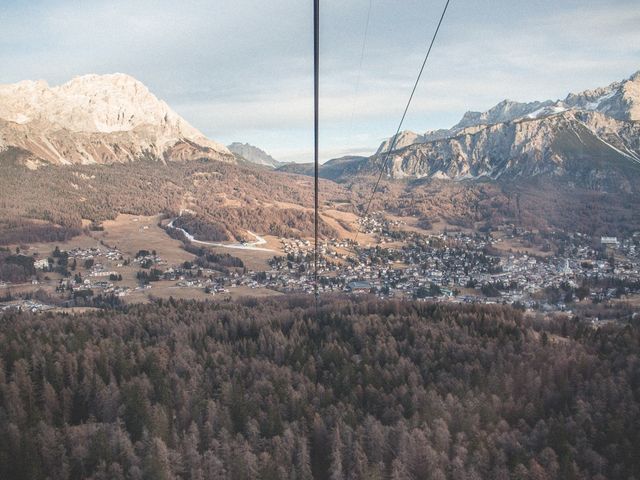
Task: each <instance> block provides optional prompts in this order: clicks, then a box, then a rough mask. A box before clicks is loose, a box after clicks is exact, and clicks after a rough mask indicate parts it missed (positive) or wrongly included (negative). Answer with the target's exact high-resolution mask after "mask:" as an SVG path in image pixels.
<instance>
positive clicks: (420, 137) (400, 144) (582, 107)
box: [376, 71, 640, 154]
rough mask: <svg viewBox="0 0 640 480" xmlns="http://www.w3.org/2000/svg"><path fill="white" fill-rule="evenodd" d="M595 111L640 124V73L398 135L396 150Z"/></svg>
mask: <svg viewBox="0 0 640 480" xmlns="http://www.w3.org/2000/svg"><path fill="white" fill-rule="evenodd" d="M570 110H571V111H594V112H599V113H602V114H604V115H606V116H608V117H611V118H613V119H616V120H621V121H638V120H640V71H638V72H636V73H635V74H633V75H632V76H631V77H630V78H629V79H627V80H624V81H622V82H614V83H612V84H610V85H609V86H607V87H601V88H596V89H593V90H586V91H584V92H581V93H577V94H574V93H570V94H569V95H567V97H566V98H565V99H564V100H557V101H552V100H546V101H542V102H538V101H534V102H529V103H520V102H514V101H511V100H503V101H502V102H500V103H498V104H497V105H496V106H494V107H493V108H490V109H489V110H487V111H486V112H475V111H468V112H466V113H465V114H464V115H463V117H462V119H461V120H460V121H459V122H458V123H457V124H456V125H454V126H453V127H451V128H450V129H448V130H443V129H440V130H433V131H428V132H425V133H424V134H419V133H415V132H411V131H408V130H406V131H403V132H400V134H398V137H397V141H396V143H395V145H394V150H399V149H402V148H405V147H407V146H409V145H413V144H417V143H428V142H431V141H436V140H442V139H446V138H451V137H455V136H457V135H459V134H461V133H464V131H465V129H468V128H469V127H478V126H480V125H494V124H499V123H505V122H511V121H515V120H523V119H537V118H547V117H552V116H554V115H558V114H561V113H563V112H566V111H570ZM390 142H391V139H387V140H385V141H384V142H382V144H381V145H380V147H379V148H378V150H377V152H376V154H380V153H383V152H386V151H387V150H388V149H389V146H390Z"/></svg>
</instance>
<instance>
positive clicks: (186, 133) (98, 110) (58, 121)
mask: <svg viewBox="0 0 640 480" xmlns="http://www.w3.org/2000/svg"><path fill="white" fill-rule="evenodd" d="M2 120H4V121H5V123H6V125H1V126H0V127H1V130H0V132H1V133H2V137H0V151H1V150H4V149H6V148H7V147H10V146H13V147H17V148H21V149H23V150H26V151H29V152H32V153H34V155H35V156H36V157H37V158H39V159H41V160H43V161H45V162H51V163H62V164H64V163H110V162H113V161H130V160H134V159H136V158H138V157H144V158H147V157H149V156H151V157H155V158H158V159H164V157H165V156H166V154H168V152H169V149H172V150H171V154H172V155H178V153H177V150H176V149H174V148H173V147H174V146H175V145H177V144H178V143H182V144H183V147H184V145H186V143H189V144H190V145H191V146H192V147H193V145H197V146H198V148H197V149H196V150H198V149H203V151H198V152H195V151H194V152H192V153H193V154H194V155H197V156H215V157H220V158H222V157H224V156H229V157H230V155H231V153H230V152H229V151H228V150H227V148H226V147H224V146H223V145H220V144H218V143H216V142H213V141H211V140H209V139H208V138H207V137H206V136H205V135H204V134H202V133H201V132H200V131H199V130H197V129H196V128H194V127H193V126H191V125H190V124H189V123H188V122H187V121H186V120H184V119H183V118H182V117H180V115H178V114H177V113H176V112H174V111H173V110H172V109H171V108H170V107H169V106H168V105H167V104H166V103H165V102H164V101H162V100H160V99H158V98H157V97H156V96H155V95H154V94H153V93H152V92H151V91H150V90H149V89H148V88H147V87H146V86H145V85H144V84H143V83H142V82H140V81H138V80H137V79H135V78H133V77H131V76H129V75H126V74H122V73H115V74H108V75H95V74H91V75H83V76H79V77H75V78H73V79H72V80H70V81H69V82H67V83H65V84H63V85H60V86H55V87H50V86H49V85H48V84H47V83H46V82H44V81H35V82H34V81H23V82H19V83H16V84H12V85H0V121H2ZM7 122H8V123H7ZM12 125H13V126H12ZM16 125H19V126H23V128H22V130H17V126H16ZM25 129H26V131H25ZM88 136H90V137H95V138H88ZM54 140H55V141H54ZM86 142H90V144H89V145H86ZM103 142H104V144H105V146H104V147H100V148H99V149H98V151H96V144H102V143H103ZM59 144H64V145H65V147H64V149H63V150H62V151H61V150H60V148H61V147H59V146H58V145H59ZM34 145H38V147H37V148H36V147H35V146H34ZM125 145H126V148H121V147H124V146H125ZM119 149H120V150H119ZM186 150H189V151H191V150H192V148H191V147H189V148H188V149H186ZM186 150H185V148H180V149H179V151H180V153H179V155H178V156H179V157H180V158H181V159H188V158H190V154H187V153H186ZM125 152H128V153H125ZM203 152H205V153H203ZM206 152H210V153H206ZM121 157H122V158H121ZM196 158H197V157H196Z"/></svg>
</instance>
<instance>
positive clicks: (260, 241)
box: [167, 218, 275, 253]
mask: <svg viewBox="0 0 640 480" xmlns="http://www.w3.org/2000/svg"><path fill="white" fill-rule="evenodd" d="M175 220H176V219H175V218H174V219H173V220H171V222H169V224H168V225H167V227H168V228H174V229H176V230H180V231H181V232H182V233H184V235H185V237H187V238H188V239H189V240H190V241H191V243H195V244H197V245H207V246H209V247H222V248H235V249H238V250H254V251H258V252H274V253H275V250H271V249H270V248H262V247H258V245H265V244H266V243H267V241H266V240H265V239H264V238H262V237H261V236H260V235H256V234H255V233H253V232H250V231H249V230H247V233H248V234H249V235H251V236H252V237H254V238H255V239H256V240H255V242H246V243H218V242H205V241H202V240H196V239H195V238H194V236H193V235H191V234H190V233H189V232H187V231H186V230H185V229H184V228H180V227H175V226H174V225H173V222H174V221H175Z"/></svg>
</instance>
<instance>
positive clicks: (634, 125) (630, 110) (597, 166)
mask: <svg viewBox="0 0 640 480" xmlns="http://www.w3.org/2000/svg"><path fill="white" fill-rule="evenodd" d="M639 119H640V72H638V73H636V74H635V75H633V76H632V77H630V78H629V79H628V80H625V81H623V82H617V83H613V84H611V85H609V86H608V87H603V88H598V89H595V90H590V91H585V92H582V93H579V94H570V95H568V96H567V97H566V98H565V100H562V101H557V102H552V101H546V102H531V103H517V102H511V101H507V100H505V101H504V102H501V103H499V104H498V105H496V106H495V107H494V108H492V109H490V110H488V111H487V112H483V113H480V112H467V113H466V114H465V115H464V117H463V118H462V120H461V121H460V122H459V123H458V124H457V125H455V126H454V127H453V128H452V129H450V130H448V131H442V130H439V131H436V132H427V133H425V134H423V135H418V134H413V133H411V132H403V133H402V134H401V135H400V136H399V138H398V141H397V142H396V148H395V149H394V150H395V151H393V152H392V153H391V155H390V158H389V161H388V163H387V166H386V173H387V175H389V176H390V177H392V178H407V177H409V178H423V177H427V178H444V179H451V180H463V179H475V178H480V177H489V178H493V179H510V178H511V179H512V178H517V177H532V176H537V175H554V176H566V177H567V178H572V179H573V180H575V181H576V182H579V183H582V184H584V185H586V186H589V187H594V188H604V189H616V188H620V189H622V190H626V191H631V190H634V191H635V189H636V187H635V186H634V180H633V179H634V178H636V179H637V178H640V177H638V174H639V172H640V122H639V121H638V120H639ZM388 146H389V141H386V142H385V143H383V145H382V146H381V148H380V149H379V150H378V153H377V154H376V155H374V156H373V157H371V159H370V161H369V165H368V170H370V171H375V170H376V169H379V168H380V166H381V165H382V163H383V160H384V157H385V156H386V151H387V150H388Z"/></svg>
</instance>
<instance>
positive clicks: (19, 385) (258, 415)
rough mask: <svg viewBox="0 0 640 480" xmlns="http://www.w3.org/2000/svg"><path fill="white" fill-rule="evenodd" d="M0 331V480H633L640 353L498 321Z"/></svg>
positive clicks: (363, 310) (412, 316)
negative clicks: (639, 357) (639, 356)
mask: <svg viewBox="0 0 640 480" xmlns="http://www.w3.org/2000/svg"><path fill="white" fill-rule="evenodd" d="M312 302H313V300H312V299H311V298H307V297H305V298H288V299H285V300H284V301H283V300H282V299H278V300H271V301H262V302H260V303H258V302H257V301H254V300H247V301H244V302H240V303H226V304H213V303H198V302H174V301H165V302H159V303H156V304H151V305H139V306H134V307H130V308H129V310H127V311H99V312H98V311H96V312H90V313H85V314H81V315H76V316H69V315H63V314H43V315H37V316H36V315H31V314H5V315H4V316H3V317H0V322H1V324H0V325H1V326H0V355H1V358H0V478H7V479H39V478H51V479H59V478H60V479H62V478H73V479H80V478H93V479H119V478H132V479H136V478H145V479H165V478H166V479H169V478H184V479H204V478H207V479H213V478H229V479H258V478H259V479H311V478H315V479H329V478H330V479H332V480H340V479H376V478H378V479H394V480H401V479H446V478H451V479H481V478H492V479H555V478H558V479H560V478H561V479H590V478H591V479H603V478H610V479H631V478H639V477H640V457H639V456H638V450H637V449H638V445H639V444H640V429H638V425H639V424H640V423H639V422H640V362H639V360H638V351H639V343H640V335H639V333H638V329H637V325H636V326H632V325H627V326H611V327H605V328H601V329H599V330H595V329H592V328H590V327H585V326H583V325H582V324H580V323H579V322H578V321H566V320H556V321H550V322H549V323H547V324H544V325H542V324H536V323H535V322H533V321H532V320H527V319H524V318H523V317H522V316H521V314H520V313H518V312H517V311H515V310H512V309H508V308H502V307H498V306H493V307H492V306H484V307H480V306H475V307H472V306H460V307H446V306H443V305H432V304H425V303H395V302H381V301H376V300H367V299H362V300H346V299H336V298H334V299H330V300H327V301H326V303H322V304H321V306H320V311H319V317H318V319H317V320H316V319H315V318H314V309H313V304H312Z"/></svg>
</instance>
